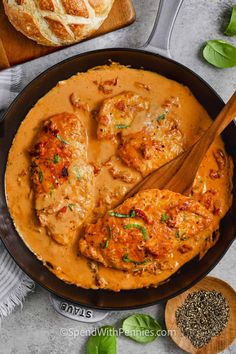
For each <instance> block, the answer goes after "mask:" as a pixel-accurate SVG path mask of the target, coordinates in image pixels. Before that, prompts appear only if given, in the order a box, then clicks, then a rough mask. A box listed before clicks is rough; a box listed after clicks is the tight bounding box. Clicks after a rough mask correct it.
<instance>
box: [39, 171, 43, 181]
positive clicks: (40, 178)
mask: <svg viewBox="0 0 236 354" xmlns="http://www.w3.org/2000/svg"><path fill="white" fill-rule="evenodd" d="M39 182H40V183H42V182H43V172H42V171H39Z"/></svg>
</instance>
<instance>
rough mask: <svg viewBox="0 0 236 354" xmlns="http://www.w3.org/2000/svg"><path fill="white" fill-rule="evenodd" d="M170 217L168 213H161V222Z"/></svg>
mask: <svg viewBox="0 0 236 354" xmlns="http://www.w3.org/2000/svg"><path fill="white" fill-rule="evenodd" d="M169 219H170V217H169V215H168V214H166V213H165V214H162V216H161V222H166V221H168V220H169Z"/></svg>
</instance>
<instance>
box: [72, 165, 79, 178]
mask: <svg viewBox="0 0 236 354" xmlns="http://www.w3.org/2000/svg"><path fill="white" fill-rule="evenodd" d="M73 172H74V174H75V175H76V177H77V179H80V178H81V172H80V170H79V169H78V167H77V166H74V167H73Z"/></svg>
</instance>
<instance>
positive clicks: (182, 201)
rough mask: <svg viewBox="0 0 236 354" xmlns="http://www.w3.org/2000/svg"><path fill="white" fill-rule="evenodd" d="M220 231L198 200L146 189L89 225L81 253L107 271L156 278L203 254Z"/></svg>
mask: <svg viewBox="0 0 236 354" xmlns="http://www.w3.org/2000/svg"><path fill="white" fill-rule="evenodd" d="M216 227H217V226H216V225H214V222H213V217H212V214H211V213H210V212H209V211H208V210H207V209H206V208H205V207H204V206H203V205H201V204H200V203H198V202H197V201H196V200H194V199H192V198H190V197H185V196H183V195H181V194H178V193H174V192H171V191H168V190H157V189H152V190H146V191H141V192H139V193H138V194H137V195H135V196H134V197H133V198H130V199H128V200H126V201H125V202H124V203H123V204H122V205H121V206H119V207H118V208H117V209H116V210H115V211H110V212H108V213H107V214H106V215H105V216H104V217H103V218H101V219H99V220H98V222H97V223H96V224H90V225H88V226H87V227H86V230H85V233H84V235H83V236H82V238H81V239H80V241H79V250H80V252H81V254H82V255H84V256H86V257H89V258H91V259H92V260H94V261H98V262H100V263H102V264H103V265H105V266H106V267H111V268H116V269H121V270H126V271H132V272H137V271H148V272H151V273H157V272H160V271H162V270H167V269H176V268H177V267H176V262H181V264H183V263H185V262H187V261H188V260H190V259H192V258H193V257H194V256H196V255H197V254H199V253H201V252H202V250H203V249H204V248H205V247H207V242H208V241H209V238H210V237H212V233H213V230H214V228H216ZM183 258H184V262H182V261H183Z"/></svg>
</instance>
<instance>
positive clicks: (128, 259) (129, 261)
mask: <svg viewBox="0 0 236 354" xmlns="http://www.w3.org/2000/svg"><path fill="white" fill-rule="evenodd" d="M122 259H123V261H124V262H126V263H134V264H136V265H139V264H146V263H147V259H145V260H144V261H142V262H138V261H135V260H133V259H130V258H129V255H128V254H127V253H126V254H124V255H123V257H122Z"/></svg>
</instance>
